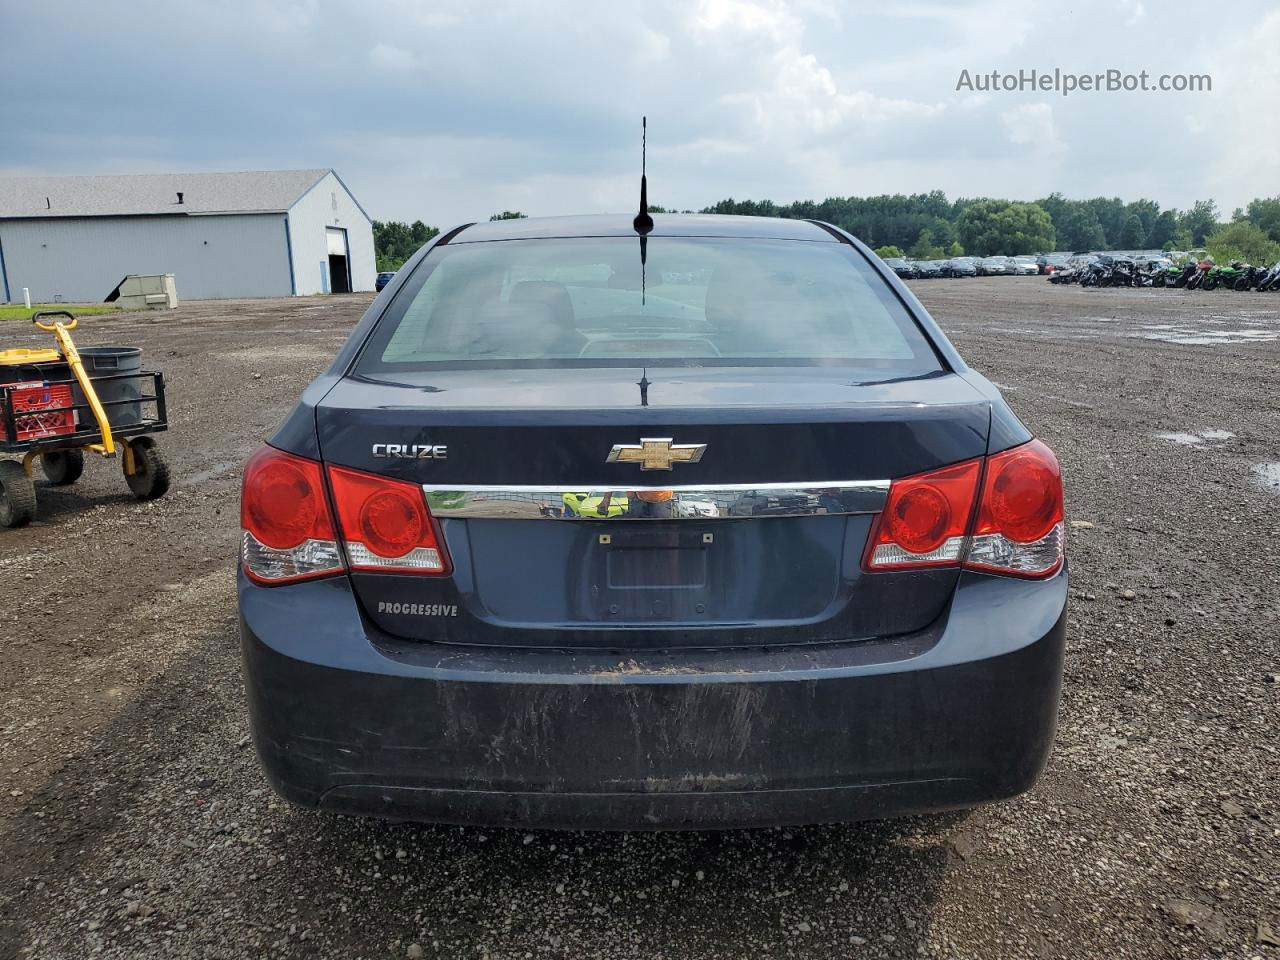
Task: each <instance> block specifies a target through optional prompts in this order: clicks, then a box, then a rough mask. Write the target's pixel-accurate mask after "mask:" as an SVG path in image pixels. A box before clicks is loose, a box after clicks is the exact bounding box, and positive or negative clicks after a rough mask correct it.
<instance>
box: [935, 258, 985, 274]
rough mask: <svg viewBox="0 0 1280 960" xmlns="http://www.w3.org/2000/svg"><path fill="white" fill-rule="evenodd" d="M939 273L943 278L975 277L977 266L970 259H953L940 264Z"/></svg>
mask: <svg viewBox="0 0 1280 960" xmlns="http://www.w3.org/2000/svg"><path fill="white" fill-rule="evenodd" d="M940 272H941V274H942V276H944V277H976V276H977V275H978V264H977V263H976V262H975V261H974V259H973V258H972V257H953V258H952V259H950V260H944V261H943V262H942V267H941V269H940Z"/></svg>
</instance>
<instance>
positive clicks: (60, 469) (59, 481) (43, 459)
mask: <svg viewBox="0 0 1280 960" xmlns="http://www.w3.org/2000/svg"><path fill="white" fill-rule="evenodd" d="M40 469H42V470H43V471H44V475H45V477H47V478H48V480H49V482H50V483H51V484H53V485H54V486H55V487H65V486H67V485H68V484H72V483H75V482H76V481H77V480H79V479H80V474H82V473H84V451H83V450H53V451H50V452H49V453H45V454H41V456H40Z"/></svg>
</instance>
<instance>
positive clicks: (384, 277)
mask: <svg viewBox="0 0 1280 960" xmlns="http://www.w3.org/2000/svg"><path fill="white" fill-rule="evenodd" d="M395 276H396V272H395V271H394V270H392V271H390V272H384V273H380V274H378V279H376V280H374V281H373V289H374V290H377V291H378V292H379V293H381V292H382V288H383V287H385V286H386V285H387V284H388V283H390V282H391V281H392V280H394V279H395Z"/></svg>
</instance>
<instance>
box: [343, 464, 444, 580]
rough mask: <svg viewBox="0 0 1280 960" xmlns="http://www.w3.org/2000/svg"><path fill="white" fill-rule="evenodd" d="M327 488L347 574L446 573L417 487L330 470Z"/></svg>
mask: <svg viewBox="0 0 1280 960" xmlns="http://www.w3.org/2000/svg"><path fill="white" fill-rule="evenodd" d="M329 485H330V487H331V488H332V490H333V502H334V505H335V506H336V507H337V510H338V524H339V526H340V527H341V529H342V539H343V541H344V542H345V544H346V547H347V559H348V561H349V562H350V564H351V569H352V570H375V571H379V572H383V573H417V574H447V573H448V572H449V558H448V554H447V553H446V552H445V550H444V545H443V542H442V541H441V539H440V537H439V536H438V534H437V531H436V526H435V523H434V521H433V520H432V518H431V512H430V511H429V510H428V509H427V501H426V497H425V496H424V495H423V492H422V488H421V487H419V486H418V485H417V484H413V483H406V482H404V481H401V480H390V479H388V478H386V477H380V476H377V475H375V474H371V473H361V472H359V471H357V470H348V469H346V468H344V467H330V468H329Z"/></svg>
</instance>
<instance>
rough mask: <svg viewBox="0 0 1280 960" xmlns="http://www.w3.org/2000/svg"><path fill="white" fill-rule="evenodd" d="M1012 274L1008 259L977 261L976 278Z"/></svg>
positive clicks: (988, 258) (993, 258) (994, 258)
mask: <svg viewBox="0 0 1280 960" xmlns="http://www.w3.org/2000/svg"><path fill="white" fill-rule="evenodd" d="M1011 272H1012V268H1011V267H1010V266H1009V258H1008V257H983V258H982V259H981V260H979V261H978V276H980V277H1003V276H1007V275H1008V274H1009V273H1011Z"/></svg>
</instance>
